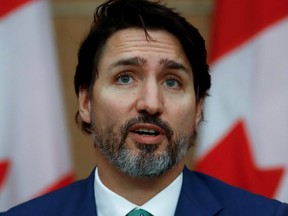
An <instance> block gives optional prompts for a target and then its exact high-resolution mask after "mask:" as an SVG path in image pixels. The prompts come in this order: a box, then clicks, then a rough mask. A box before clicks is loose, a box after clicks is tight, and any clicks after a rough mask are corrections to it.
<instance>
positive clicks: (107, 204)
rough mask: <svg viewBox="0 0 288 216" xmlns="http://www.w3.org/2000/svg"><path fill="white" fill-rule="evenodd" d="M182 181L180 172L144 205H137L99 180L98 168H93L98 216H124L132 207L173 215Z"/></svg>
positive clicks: (154, 213)
mask: <svg viewBox="0 0 288 216" xmlns="http://www.w3.org/2000/svg"><path fill="white" fill-rule="evenodd" d="M182 181H183V174H182V173H181V174H180V175H179V176H178V177H177V178H176V179H175V180H174V181H173V182H172V183H171V184H170V185H168V187H166V188H165V189H164V190H162V191H161V192H159V193H158V194H157V195H155V196H154V197H153V198H152V199H150V200H148V202H146V203H145V204H144V205H142V206H137V205H135V204H134V203H131V202H130V201H128V200H126V199H125V198H123V197H121V196H119V195H118V194H116V193H114V192H113V191H111V190H110V189H109V188H107V187H106V186H105V185H104V184H103V183H102V182H101V180H100V178H99V175H98V168H97V167H96V170H95V181H94V194H95V197H96V206H97V215H98V216H112V215H113V216H125V215H126V214H128V213H129V212H130V211H131V210H133V209H134V208H141V209H144V210H146V211H148V212H150V213H151V214H152V215H154V216H163V215H165V216H173V215H174V214H175V210H176V206H177V202H178V198H179V195H180V190H181V186H182Z"/></svg>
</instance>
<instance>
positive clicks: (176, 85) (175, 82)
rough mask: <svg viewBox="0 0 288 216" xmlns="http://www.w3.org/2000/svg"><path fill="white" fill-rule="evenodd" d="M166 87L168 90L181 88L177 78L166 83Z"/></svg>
mask: <svg viewBox="0 0 288 216" xmlns="http://www.w3.org/2000/svg"><path fill="white" fill-rule="evenodd" d="M164 85H165V86H166V87H168V88H179V87H180V82H179V80H178V79H176V78H169V79H167V80H165V81H164Z"/></svg>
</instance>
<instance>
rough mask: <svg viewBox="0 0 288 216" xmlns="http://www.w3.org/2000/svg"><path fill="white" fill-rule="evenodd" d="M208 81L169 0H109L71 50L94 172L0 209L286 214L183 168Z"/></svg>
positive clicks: (102, 214) (202, 58)
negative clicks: (74, 50)
mask: <svg viewBox="0 0 288 216" xmlns="http://www.w3.org/2000/svg"><path fill="white" fill-rule="evenodd" d="M209 88H210V76H209V73H208V66H207V63H206V50H205V45H204V40H203V38H202V37H201V35H200V34H199V32H198V31H197V29H195V28H194V27H193V26H192V25H190V24H189V23H188V22H187V21H186V20H185V19H184V18H182V17H181V16H180V15H178V14H177V13H175V12H173V11H172V10H171V9H168V8H167V7H165V6H163V5H161V4H159V3H155V2H150V1H146V0H110V1H108V2H106V3H104V4H102V5H100V6H99V7H98V9H97V10H96V12H95V19H94V22H93V24H92V26H91V30H90V32H89V34H88V36H87V38H86V39H85V40H84V42H83V43H82V45H81V47H80V50H79V53H78V66H77V69H76V74H75V90H76V94H77V96H78V98H79V111H78V112H77V115H76V117H77V120H78V122H79V123H80V124H81V126H82V129H83V130H84V131H85V132H87V133H89V134H91V135H92V137H93V139H94V145H95V149H96V156H97V160H98V161H97V167H96V169H95V171H93V173H92V174H91V176H90V177H89V178H88V179H86V180H82V181H79V182H76V183H74V184H72V185H70V186H68V187H66V188H63V189H61V190H58V191H56V192H52V193H50V194H48V195H45V196H42V197H40V198H36V199H34V200H32V201H29V202H27V203H25V204H22V205H20V206H17V207H15V208H12V209H11V210H10V211H8V212H6V213H2V214H0V215H3V216H9V215H41V216H42V215H44V216H45V215H53V216H57V215H69V216H71V215H75V216H76V215H91V216H92V215H98V216H106V215H107V216H108V215H109V216H111V215H115V216H117V215H119V216H123V215H128V216H129V215H139V216H141V215H154V216H169V215H171V216H172V215H177V216H180V215H183V216H189V215H191V216H194V215H195V216H200V215H207V216H208V215H210V216H211V215H222V216H224V215H226V216H231V215H236V216H237V215H239V216H240V215H241V216H243V215H253V216H255V215H259V216H260V215H261V216H268V215H278V216H281V215H283V216H284V215H286V216H287V215H288V205H287V204H283V203H280V202H278V201H276V200H270V199H267V198H264V197H261V196H258V195H253V194H250V193H249V192H246V191H243V190H241V189H237V188H234V187H232V186H229V185H227V184H225V183H222V182H220V181H218V180H216V179H214V178H212V177H209V176H206V175H204V174H200V173H197V172H192V171H188V169H186V168H185V166H184V164H185V162H184V155H185V153H186V152H187V150H188V149H189V148H190V146H191V145H192V143H193V140H194V138H195V134H196V132H195V131H196V129H197V126H198V124H199V122H200V121H201V119H202V107H203V101H204V98H205V96H206V95H207V92H208V90H209Z"/></svg>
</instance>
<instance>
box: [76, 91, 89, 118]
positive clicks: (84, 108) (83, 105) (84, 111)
mask: <svg viewBox="0 0 288 216" xmlns="http://www.w3.org/2000/svg"><path fill="white" fill-rule="evenodd" d="M78 103H79V115H80V117H81V119H82V121H84V122H86V123H91V100H90V97H89V94H88V89H87V88H84V87H80V91H79V97H78Z"/></svg>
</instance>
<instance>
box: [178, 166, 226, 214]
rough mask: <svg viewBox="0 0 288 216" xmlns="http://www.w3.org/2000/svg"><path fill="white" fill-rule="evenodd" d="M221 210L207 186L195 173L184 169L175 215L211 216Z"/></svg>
mask: <svg viewBox="0 0 288 216" xmlns="http://www.w3.org/2000/svg"><path fill="white" fill-rule="evenodd" d="M221 209H222V208H221V205H220V204H219V202H218V201H217V200H216V199H215V197H214V196H213V194H212V193H211V192H210V190H209V188H208V187H207V185H206V184H205V183H204V182H203V181H202V180H201V178H200V177H199V176H198V175H197V174H196V173H195V172H191V171H189V170H188V169H187V168H186V167H185V168H184V171H183V184H182V188H181V192H180V197H179V200H178V204H177V208H176V213H175V215H176V216H187V215H193V216H212V215H215V214H217V212H219V211H220V210H221Z"/></svg>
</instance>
